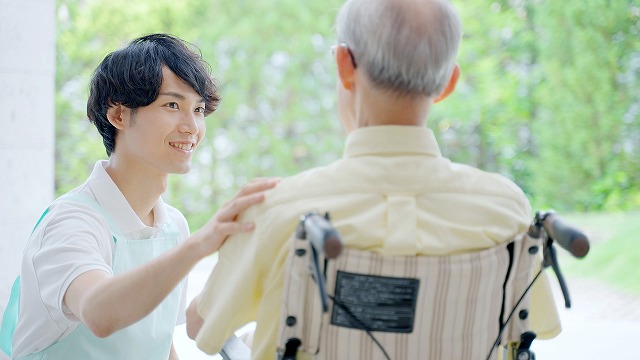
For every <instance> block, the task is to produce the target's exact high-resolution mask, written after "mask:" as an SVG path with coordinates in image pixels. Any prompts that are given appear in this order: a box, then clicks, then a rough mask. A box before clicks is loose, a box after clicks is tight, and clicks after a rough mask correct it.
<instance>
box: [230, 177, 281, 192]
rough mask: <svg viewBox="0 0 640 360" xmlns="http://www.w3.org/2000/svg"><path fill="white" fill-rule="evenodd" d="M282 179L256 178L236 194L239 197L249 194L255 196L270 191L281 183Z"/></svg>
mask: <svg viewBox="0 0 640 360" xmlns="http://www.w3.org/2000/svg"><path fill="white" fill-rule="evenodd" d="M280 180H281V179H280V178H277V177H268V178H255V179H253V180H251V181H250V182H249V183H248V184H246V185H245V186H243V187H242V188H241V189H240V191H238V193H237V194H236V197H238V196H245V195H249V194H253V193H256V192H259V191H265V190H269V189H271V188H273V187H275V186H276V185H277V184H278V182H280Z"/></svg>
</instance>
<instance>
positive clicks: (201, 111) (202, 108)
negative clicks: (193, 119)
mask: <svg viewBox="0 0 640 360" xmlns="http://www.w3.org/2000/svg"><path fill="white" fill-rule="evenodd" d="M196 112H198V113H201V114H204V107H202V106H198V107H197V108H196Z"/></svg>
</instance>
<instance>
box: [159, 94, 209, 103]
mask: <svg viewBox="0 0 640 360" xmlns="http://www.w3.org/2000/svg"><path fill="white" fill-rule="evenodd" d="M160 95H165V96H171V97H174V98H177V99H179V100H187V98H186V97H185V96H184V95H182V94H180V93H177V92H173V91H169V92H162V93H160V94H158V96H160ZM198 102H199V103H201V102H206V101H205V99H204V98H200V100H198Z"/></svg>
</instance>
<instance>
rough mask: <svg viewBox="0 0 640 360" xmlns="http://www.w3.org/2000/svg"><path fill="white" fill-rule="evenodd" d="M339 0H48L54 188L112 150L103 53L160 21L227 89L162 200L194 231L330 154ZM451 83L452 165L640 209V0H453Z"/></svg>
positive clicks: (338, 139)
mask: <svg viewBox="0 0 640 360" xmlns="http://www.w3.org/2000/svg"><path fill="white" fill-rule="evenodd" d="M341 3H342V0H323V1H319V0H309V1H298V0H237V1H229V0H189V1H175V0H171V1H170V0H153V1H152V0H144V1H143V0H140V1H124V0H111V1H105V0H93V1H81V0H58V24H57V31H58V34H57V76H56V87H57V98H56V105H57V108H56V114H57V124H56V136H57V145H56V146H57V147H56V160H57V161H56V191H57V192H58V194H60V193H63V192H65V191H67V190H69V189H70V188H72V187H74V186H77V185H78V184H80V183H81V182H82V181H84V179H85V178H86V176H87V175H88V173H89V172H90V170H91V167H92V166H93V163H94V162H95V161H96V160H97V159H99V158H106V154H105V151H104V147H103V146H102V142H101V139H100V137H99V136H98V134H97V131H95V129H93V128H92V125H91V124H89V122H88V121H87V120H86V116H85V104H86V99H87V85H88V81H89V77H90V76H91V73H92V71H93V69H94V68H95V67H96V66H97V64H98V63H99V61H101V60H102V58H103V57H104V56H105V55H106V54H107V53H108V52H110V51H113V50H115V49H117V48H120V47H122V46H123V45H125V44H126V43H127V42H128V41H130V40H131V39H133V38H135V37H138V36H140V35H143V34H148V33H153V32H169V33H173V34H175V35H177V36H179V37H181V38H184V39H186V40H188V41H190V42H192V43H193V44H195V45H196V46H198V47H199V48H200V49H201V51H202V54H203V57H204V58H205V59H206V60H207V61H208V62H209V64H210V65H211V68H212V73H213V74H214V76H215V77H217V78H218V79H219V81H220V84H221V93H222V96H223V102H222V104H221V106H220V108H219V109H218V111H217V112H216V113H214V114H213V115H211V116H209V117H208V118H207V134H206V140H205V141H204V142H203V143H202V145H201V147H200V148H199V150H198V153H197V155H196V158H195V160H194V169H193V170H192V171H191V172H190V173H189V174H187V175H183V176H175V177H171V178H170V183H169V189H168V191H167V194H166V195H165V198H166V200H167V201H168V202H169V203H171V204H173V205H175V206H176V207H178V208H180V209H181V210H183V211H184V213H185V215H186V216H187V218H188V219H189V221H190V223H191V225H192V227H193V228H198V227H199V226H200V225H201V224H202V223H203V222H204V221H206V219H208V218H209V217H210V216H211V215H212V214H213V213H214V212H215V210H216V209H217V207H219V206H220V205H221V203H222V202H224V201H225V200H226V199H228V198H229V197H230V196H232V195H233V194H234V192H235V191H237V189H238V188H239V187H240V186H241V185H242V184H244V183H246V182H247V181H249V180H250V179H252V178H254V177H256V176H287V175H291V174H294V173H296V172H299V171H301V170H303V169H307V168H309V167H312V166H317V165H321V164H326V163H329V162H330V161H332V160H334V159H336V158H338V157H339V156H340V155H341V151H342V144H343V139H344V133H343V130H342V128H341V126H340V124H339V121H338V119H337V114H336V104H335V82H336V79H335V66H334V65H333V63H332V58H331V55H330V52H329V48H330V46H331V45H332V44H333V43H334V42H335V39H334V35H333V21H334V18H335V15H336V12H337V9H338V7H339V6H340V4H341ZM456 5H457V6H458V8H459V11H460V13H461V16H462V18H463V26H464V38H463V43H462V47H461V53H460V57H459V63H460V65H461V68H462V71H463V73H462V77H461V80H460V83H459V85H458V88H457V90H456V92H455V93H454V94H453V95H452V96H450V97H449V98H448V99H447V100H446V101H444V102H442V103H439V104H437V105H436V106H434V110H433V113H432V115H431V117H430V119H429V126H430V127H431V128H433V129H434V131H435V132H436V135H437V137H438V139H439V142H440V144H441V146H442V150H443V153H444V154H445V155H446V156H448V157H450V158H452V159H453V160H454V161H459V162H463V163H468V164H471V165H475V166H478V167H480V168H483V169H485V170H488V171H495V172H500V173H502V174H504V175H506V176H508V177H510V178H512V179H513V180H514V181H516V183H518V184H519V185H520V186H521V187H522V188H523V189H524V190H525V192H526V193H527V194H528V195H529V196H530V198H531V199H532V202H533V204H534V208H542V207H553V208H556V209H606V210H627V209H634V208H636V209H637V208H639V207H640V7H639V6H638V5H637V4H635V3H634V1H633V0H592V1H589V2H588V3H584V2H580V1H577V0H570V1H552V0H530V1H506V0H496V1H488V0H467V1H464V2H461V1H458V2H457V3H456Z"/></svg>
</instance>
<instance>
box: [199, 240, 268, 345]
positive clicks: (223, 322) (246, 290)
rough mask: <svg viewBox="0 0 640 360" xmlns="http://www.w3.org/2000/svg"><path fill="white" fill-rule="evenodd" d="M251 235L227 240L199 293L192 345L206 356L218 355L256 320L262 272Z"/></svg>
mask: <svg viewBox="0 0 640 360" xmlns="http://www.w3.org/2000/svg"><path fill="white" fill-rule="evenodd" d="M255 234H256V233H255V232H254V233H252V234H240V235H235V236H233V237H231V238H229V239H227V241H226V242H225V244H224V246H222V248H220V252H219V256H218V263H217V264H216V266H215V267H214V269H213V271H212V273H211V275H210V277H209V279H208V280H207V283H206V284H205V286H204V288H203V290H202V293H201V298H200V301H199V303H198V308H197V310H198V314H199V315H200V316H201V317H202V318H203V319H204V325H203V327H202V329H201V330H200V332H199V333H198V336H197V338H196V342H197V344H198V347H199V348H200V349H201V350H203V351H204V352H206V353H209V354H214V353H218V352H220V349H222V346H223V345H224V343H225V341H226V340H227V339H228V338H229V337H230V336H231V335H232V334H233V333H234V332H235V331H236V330H237V329H238V328H240V327H241V326H242V325H244V324H246V323H248V322H250V321H252V320H253V319H255V318H256V314H257V309H258V306H259V302H260V298H261V292H260V289H259V286H258V284H259V282H260V279H259V274H260V273H261V272H262V269H259V268H258V262H256V261H255V251H254V250H253V249H255V245H254V243H255V242H256V239H255V237H256V235H255Z"/></svg>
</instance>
